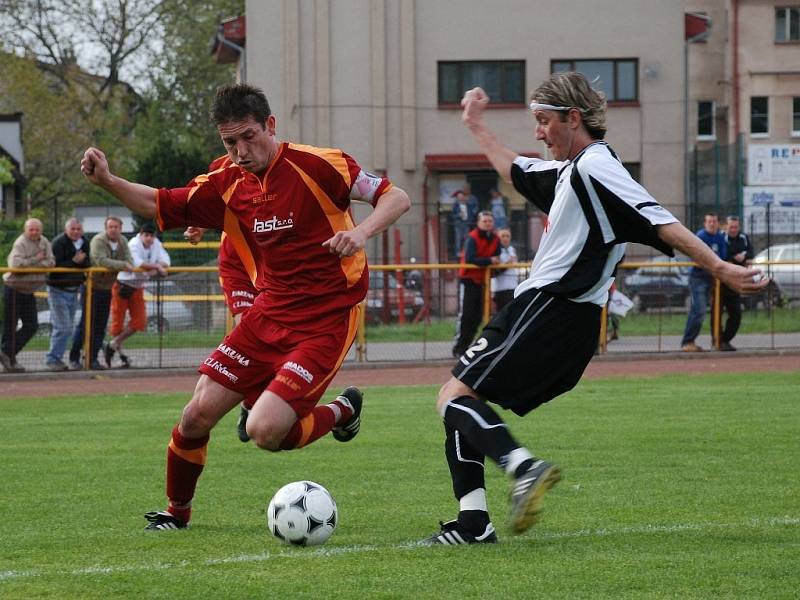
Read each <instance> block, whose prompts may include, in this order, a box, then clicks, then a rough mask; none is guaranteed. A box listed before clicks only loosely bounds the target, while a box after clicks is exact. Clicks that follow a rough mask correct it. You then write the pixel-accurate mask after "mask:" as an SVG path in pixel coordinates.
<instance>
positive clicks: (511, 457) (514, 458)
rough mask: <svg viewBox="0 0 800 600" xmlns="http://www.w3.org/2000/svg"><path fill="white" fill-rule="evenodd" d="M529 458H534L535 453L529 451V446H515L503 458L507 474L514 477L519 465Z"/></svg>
mask: <svg viewBox="0 0 800 600" xmlns="http://www.w3.org/2000/svg"><path fill="white" fill-rule="evenodd" d="M529 458H533V454H531V453H530V452H528V449H527V448H515V449H514V450H512V451H511V452H509V453H508V454H506V455H505V456H504V457H503V458H502V459H501V460H502V462H503V464H504V465H505V470H506V475H511V476H512V477H513V476H514V474H515V473H516V471H517V467H518V466H520V465H521V464H522V463H524V462H525V461H526V460H528V459H529Z"/></svg>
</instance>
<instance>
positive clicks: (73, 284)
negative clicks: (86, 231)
mask: <svg viewBox="0 0 800 600" xmlns="http://www.w3.org/2000/svg"><path fill="white" fill-rule="evenodd" d="M53 256H54V257H55V266H56V267H59V268H73V269H75V268H78V269H86V268H88V267H89V240H88V239H87V238H86V237H85V236H84V235H83V224H82V223H81V222H80V220H78V219H77V218H75V217H72V218H70V219H68V220H67V222H66V223H65V224H64V233H62V234H60V235H58V236H57V237H56V238H55V239H54V240H53ZM85 281H86V274H85V273H48V274H47V301H48V303H49V305H50V322H51V323H52V325H53V332H52V334H51V336H50V350H49V351H48V353H47V359H46V364H47V368H48V369H50V370H51V371H66V370H67V368H68V367H67V365H65V364H64V362H63V360H62V358H63V357H64V351H65V350H66V349H67V343H68V342H69V339H70V336H71V335H72V333H73V331H74V329H75V312H76V311H77V310H78V305H79V302H80V298H81V286H83V284H84V282H85ZM71 367H72V368H73V369H76V370H77V369H80V368H81V364H80V362H78V361H72V362H71Z"/></svg>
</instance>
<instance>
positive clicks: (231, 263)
mask: <svg viewBox="0 0 800 600" xmlns="http://www.w3.org/2000/svg"><path fill="white" fill-rule="evenodd" d="M217 262H218V265H219V284H220V286H221V287H222V292H223V293H224V294H225V303H226V304H227V305H228V308H229V309H230V311H231V313H232V314H233V315H238V314H241V313H243V312H245V311H247V310H248V309H250V308H251V307H252V306H253V303H254V302H255V301H256V296H258V290H256V288H255V286H254V285H253V282H252V281H250V277H249V276H248V274H247V270H246V269H245V268H244V264H243V263H242V259H240V258H239V255H238V254H237V253H236V249H235V248H234V247H233V244H231V241H230V238H229V237H228V236H227V235H225V233H224V232H223V234H222V239H221V240H220V242H219V258H218V259H217Z"/></svg>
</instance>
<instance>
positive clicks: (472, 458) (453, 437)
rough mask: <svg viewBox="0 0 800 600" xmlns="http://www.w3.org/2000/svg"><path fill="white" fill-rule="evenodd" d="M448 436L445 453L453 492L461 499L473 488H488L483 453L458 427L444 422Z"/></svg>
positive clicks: (445, 442) (457, 498)
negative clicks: (485, 479)
mask: <svg viewBox="0 0 800 600" xmlns="http://www.w3.org/2000/svg"><path fill="white" fill-rule="evenodd" d="M444 430H445V433H446V434H447V437H446V438H445V441H444V453H445V456H446V457H447V466H448V467H450V478H451V479H452V480H453V494H454V495H455V497H456V500H460V499H461V498H463V497H464V496H466V495H467V494H468V493H470V492H471V491H472V490H477V489H478V488H484V489H485V488H486V483H485V481H484V468H483V454H481V453H480V452H478V451H477V450H475V448H473V447H472V446H471V445H470V444H469V442H467V441H466V440H465V439H464V436H463V435H461V433H460V432H458V431H457V430H456V429H454V428H453V427H451V426H450V425H448V424H447V423H445V424H444Z"/></svg>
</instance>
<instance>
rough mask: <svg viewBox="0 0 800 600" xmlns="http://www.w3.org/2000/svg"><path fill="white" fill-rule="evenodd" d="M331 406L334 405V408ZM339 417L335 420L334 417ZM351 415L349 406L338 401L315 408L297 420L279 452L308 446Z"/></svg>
mask: <svg viewBox="0 0 800 600" xmlns="http://www.w3.org/2000/svg"><path fill="white" fill-rule="evenodd" d="M332 405H336V406H335V408H334V407H333V406H332ZM337 412H338V414H339V415H340V416H339V418H338V419H337V418H336V415H337ZM352 415H353V411H352V410H351V409H350V407H349V406H347V405H345V404H342V403H341V402H340V401H339V400H338V399H337V400H334V401H333V402H331V403H330V404H323V405H322V406H315V407H314V410H312V411H311V413H310V414H308V415H306V416H305V417H303V418H302V419H300V420H298V421H297V422H296V423H295V424H294V425H293V426H292V428H291V429H290V430H289V433H287V434H286V437H285V438H283V441H282V442H281V450H292V449H294V448H302V447H303V446H308V445H309V444H310V443H311V442H315V441H316V440H318V439H319V438H321V437H322V436H323V435H326V434H327V433H328V432H329V431H330V430H331V429H333V428H334V427H335V426H336V423H338V422H340V421H341V422H344V421H346V420H347V419H349V418H350V417H351V416H352Z"/></svg>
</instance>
